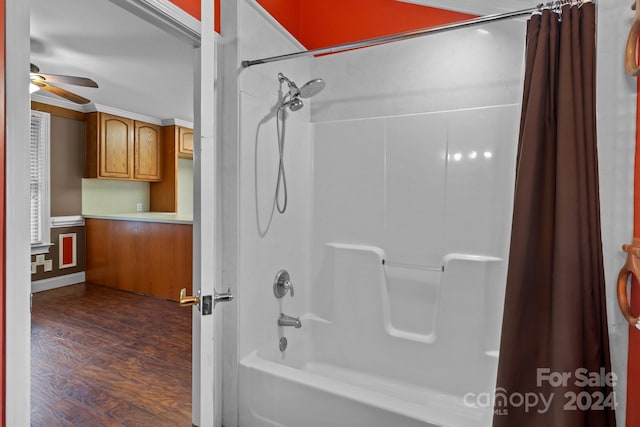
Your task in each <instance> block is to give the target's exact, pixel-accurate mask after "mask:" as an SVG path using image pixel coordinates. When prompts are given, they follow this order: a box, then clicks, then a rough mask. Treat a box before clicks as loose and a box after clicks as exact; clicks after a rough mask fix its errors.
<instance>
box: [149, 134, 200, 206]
mask: <svg viewBox="0 0 640 427" xmlns="http://www.w3.org/2000/svg"><path fill="white" fill-rule="evenodd" d="M189 153H190V154H189ZM161 157H162V180H160V181H158V182H153V183H151V187H150V194H149V202H150V204H151V211H152V212H177V211H178V158H179V157H180V158H190V159H192V158H193V130H191V129H189V128H186V127H183V126H177V125H171V126H163V127H162V154H161Z"/></svg>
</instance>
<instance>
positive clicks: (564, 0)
mask: <svg viewBox="0 0 640 427" xmlns="http://www.w3.org/2000/svg"><path fill="white" fill-rule="evenodd" d="M587 1H589V0H587ZM570 3H573V0H560V1H552V2H549V3H541V4H538V5H537V6H535V7H530V8H528V9H522V10H516V11H513V12H506V13H497V14H493V15H486V16H480V17H478V18H472V19H467V20H465V21H459V22H455V23H452V24H444V25H437V26H435V27H428V28H422V29H419V30H412V31H404V32H401V33H396V34H391V35H388V36H382V37H375V38H371V39H366V40H360V41H356V42H350V43H344V44H338V45H335V46H329V47H323V48H318V49H311V50H303V51H301V52H294V53H289V54H285V55H278V56H270V57H267V58H262V59H254V60H251V61H246V60H245V61H242V67H243V68H248V67H251V66H253V65H258V64H266V63H269V62H277V61H285V60H288V59H295V58H300V57H303V56H309V55H323V54H328V53H338V52H344V51H346V50H351V49H357V48H363V47H370V46H377V45H380V44H384V43H390V42H395V41H400V40H408V39H412V38H416V37H422V36H425V35H428V34H433V33H442V32H445V31H450V30H457V29H459V28H466V27H470V26H473V25H479V24H485V23H487V22H493V21H501V20H504V19H511V18H516V17H518V16H522V15H528V14H531V13H533V12H539V11H540V10H542V9H543V8H558V7H560V6H562V5H564V4H570Z"/></svg>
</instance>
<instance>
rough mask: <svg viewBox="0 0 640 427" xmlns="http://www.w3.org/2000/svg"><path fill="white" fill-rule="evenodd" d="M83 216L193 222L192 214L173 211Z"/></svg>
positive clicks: (126, 219) (90, 216)
mask: <svg viewBox="0 0 640 427" xmlns="http://www.w3.org/2000/svg"><path fill="white" fill-rule="evenodd" d="M82 216H83V217H85V218H92V219H110V220H115V221H143V222H160V223H167V224H193V216H192V215H184V214H177V213H173V212H133V213H117V214H82Z"/></svg>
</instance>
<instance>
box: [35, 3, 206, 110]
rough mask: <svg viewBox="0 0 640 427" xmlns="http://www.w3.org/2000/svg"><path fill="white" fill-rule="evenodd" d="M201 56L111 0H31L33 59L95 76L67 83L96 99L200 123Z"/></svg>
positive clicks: (60, 70)
mask: <svg viewBox="0 0 640 427" xmlns="http://www.w3.org/2000/svg"><path fill="white" fill-rule="evenodd" d="M193 58H194V53H193V47H192V46H191V45H189V44H188V43H187V42H185V41H182V40H180V39H178V38H176V37H174V36H172V35H169V34H168V33H167V32H165V31H163V30H161V29H159V28H157V27H155V26H154V25H152V24H150V23H148V22H147V21H144V20H142V19H141V18H138V17H137V16H134V15H133V14H131V13H130V12H128V11H126V10H124V9H123V8H121V7H119V6H117V5H115V4H113V3H111V2H109V1H105V0H56V1H50V0H31V62H32V63H34V64H36V65H37V66H38V67H40V71H41V72H43V73H52V74H69V75H76V76H82V77H89V78H91V79H93V80H95V81H96V82H97V83H98V85H99V86H100V87H99V88H98V89H92V88H85V87H79V86H71V85H59V86H60V87H62V88H64V89H67V90H70V91H72V92H75V93H77V94H79V95H81V96H84V97H86V98H89V99H91V100H92V101H93V102H94V103H95V104H99V105H102V106H107V107H111V108H116V109H119V110H124V111H129V112H132V113H137V114H143V115H146V116H150V117H153V118H157V119H161V120H163V119H180V120H185V121H187V122H193ZM26 73H27V70H25V74H26ZM36 93H37V94H38V96H51V97H55V95H48V94H47V93H46V92H45V91H43V90H40V91H38V92H36ZM55 98H57V97H55ZM57 99H60V98H57Z"/></svg>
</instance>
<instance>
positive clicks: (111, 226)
mask: <svg viewBox="0 0 640 427" xmlns="http://www.w3.org/2000/svg"><path fill="white" fill-rule="evenodd" d="M85 227H86V236H87V240H86V241H87V243H86V253H87V255H86V256H87V266H86V281H87V282H90V283H95V284H98V285H103V286H108V287H111V288H116V289H123V290H126V291H131V292H136V293H140V294H144V295H149V296H154V297H158V298H164V299H168V300H172V301H177V300H178V296H179V294H180V289H182V288H189V287H190V286H191V283H192V278H193V274H192V268H193V267H192V264H193V262H192V256H193V227H192V225H191V224H167V223H156V222H144V221H128V220H107V219H93V218H87V219H86V220H85Z"/></svg>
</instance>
